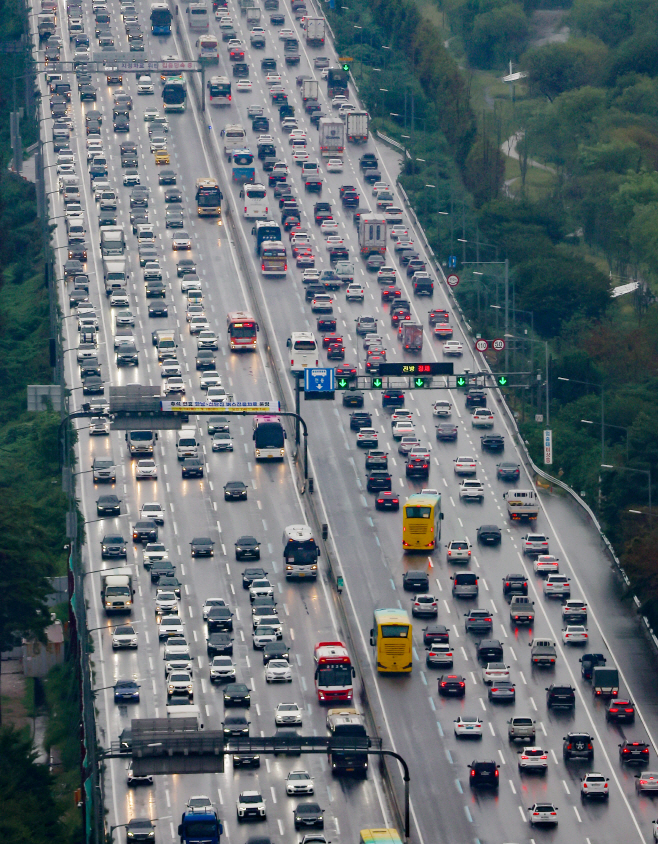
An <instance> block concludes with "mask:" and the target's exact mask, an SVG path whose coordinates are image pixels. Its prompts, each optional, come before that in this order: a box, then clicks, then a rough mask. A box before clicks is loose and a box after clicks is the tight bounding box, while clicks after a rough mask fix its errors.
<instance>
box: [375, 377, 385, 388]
mask: <svg viewBox="0 0 658 844" xmlns="http://www.w3.org/2000/svg"><path fill="white" fill-rule="evenodd" d="M383 383H384V382H383V381H382V379H381V378H380V377H379V376H377V377H376V378H373V379H372V388H373V390H381V388H382V385H383Z"/></svg>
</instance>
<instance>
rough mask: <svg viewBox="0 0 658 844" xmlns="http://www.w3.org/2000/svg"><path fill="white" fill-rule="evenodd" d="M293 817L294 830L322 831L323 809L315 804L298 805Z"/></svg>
mask: <svg viewBox="0 0 658 844" xmlns="http://www.w3.org/2000/svg"><path fill="white" fill-rule="evenodd" d="M293 815H294V821H295V829H305V828H311V829H324V809H321V808H320V807H319V806H318V804H317V803H300V804H299V806H297V808H296V809H295V810H294V811H293Z"/></svg>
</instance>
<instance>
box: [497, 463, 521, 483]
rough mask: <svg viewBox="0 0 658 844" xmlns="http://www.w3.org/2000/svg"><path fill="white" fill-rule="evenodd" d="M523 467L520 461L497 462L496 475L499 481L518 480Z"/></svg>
mask: <svg viewBox="0 0 658 844" xmlns="http://www.w3.org/2000/svg"><path fill="white" fill-rule="evenodd" d="M520 475H521V467H520V466H519V464H518V463H498V464H496V477H497V478H498V480H499V481H518V479H519V476H520Z"/></svg>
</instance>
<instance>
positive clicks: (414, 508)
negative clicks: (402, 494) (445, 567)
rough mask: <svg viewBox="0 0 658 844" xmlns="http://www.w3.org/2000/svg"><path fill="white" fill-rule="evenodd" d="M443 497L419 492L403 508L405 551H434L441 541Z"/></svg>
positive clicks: (403, 544)
mask: <svg viewBox="0 0 658 844" xmlns="http://www.w3.org/2000/svg"><path fill="white" fill-rule="evenodd" d="M442 519H443V513H442V512H441V496H440V495H439V494H438V493H436V494H435V493H427V492H425V493H423V492H419V493H416V495H410V496H409V498H407V500H406V501H405V502H404V506H403V507H402V547H403V548H404V550H405V551H434V549H435V548H436V547H437V545H438V543H439V540H440V539H441V520H442Z"/></svg>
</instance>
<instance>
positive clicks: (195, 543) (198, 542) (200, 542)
mask: <svg viewBox="0 0 658 844" xmlns="http://www.w3.org/2000/svg"><path fill="white" fill-rule="evenodd" d="M214 544H215V543H214V542H213V541H212V539H210V537H208V536H195V537H194V539H193V540H192V541H191V542H190V549H191V551H192V556H193V557H212V555H213V554H214V551H213V545H214Z"/></svg>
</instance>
